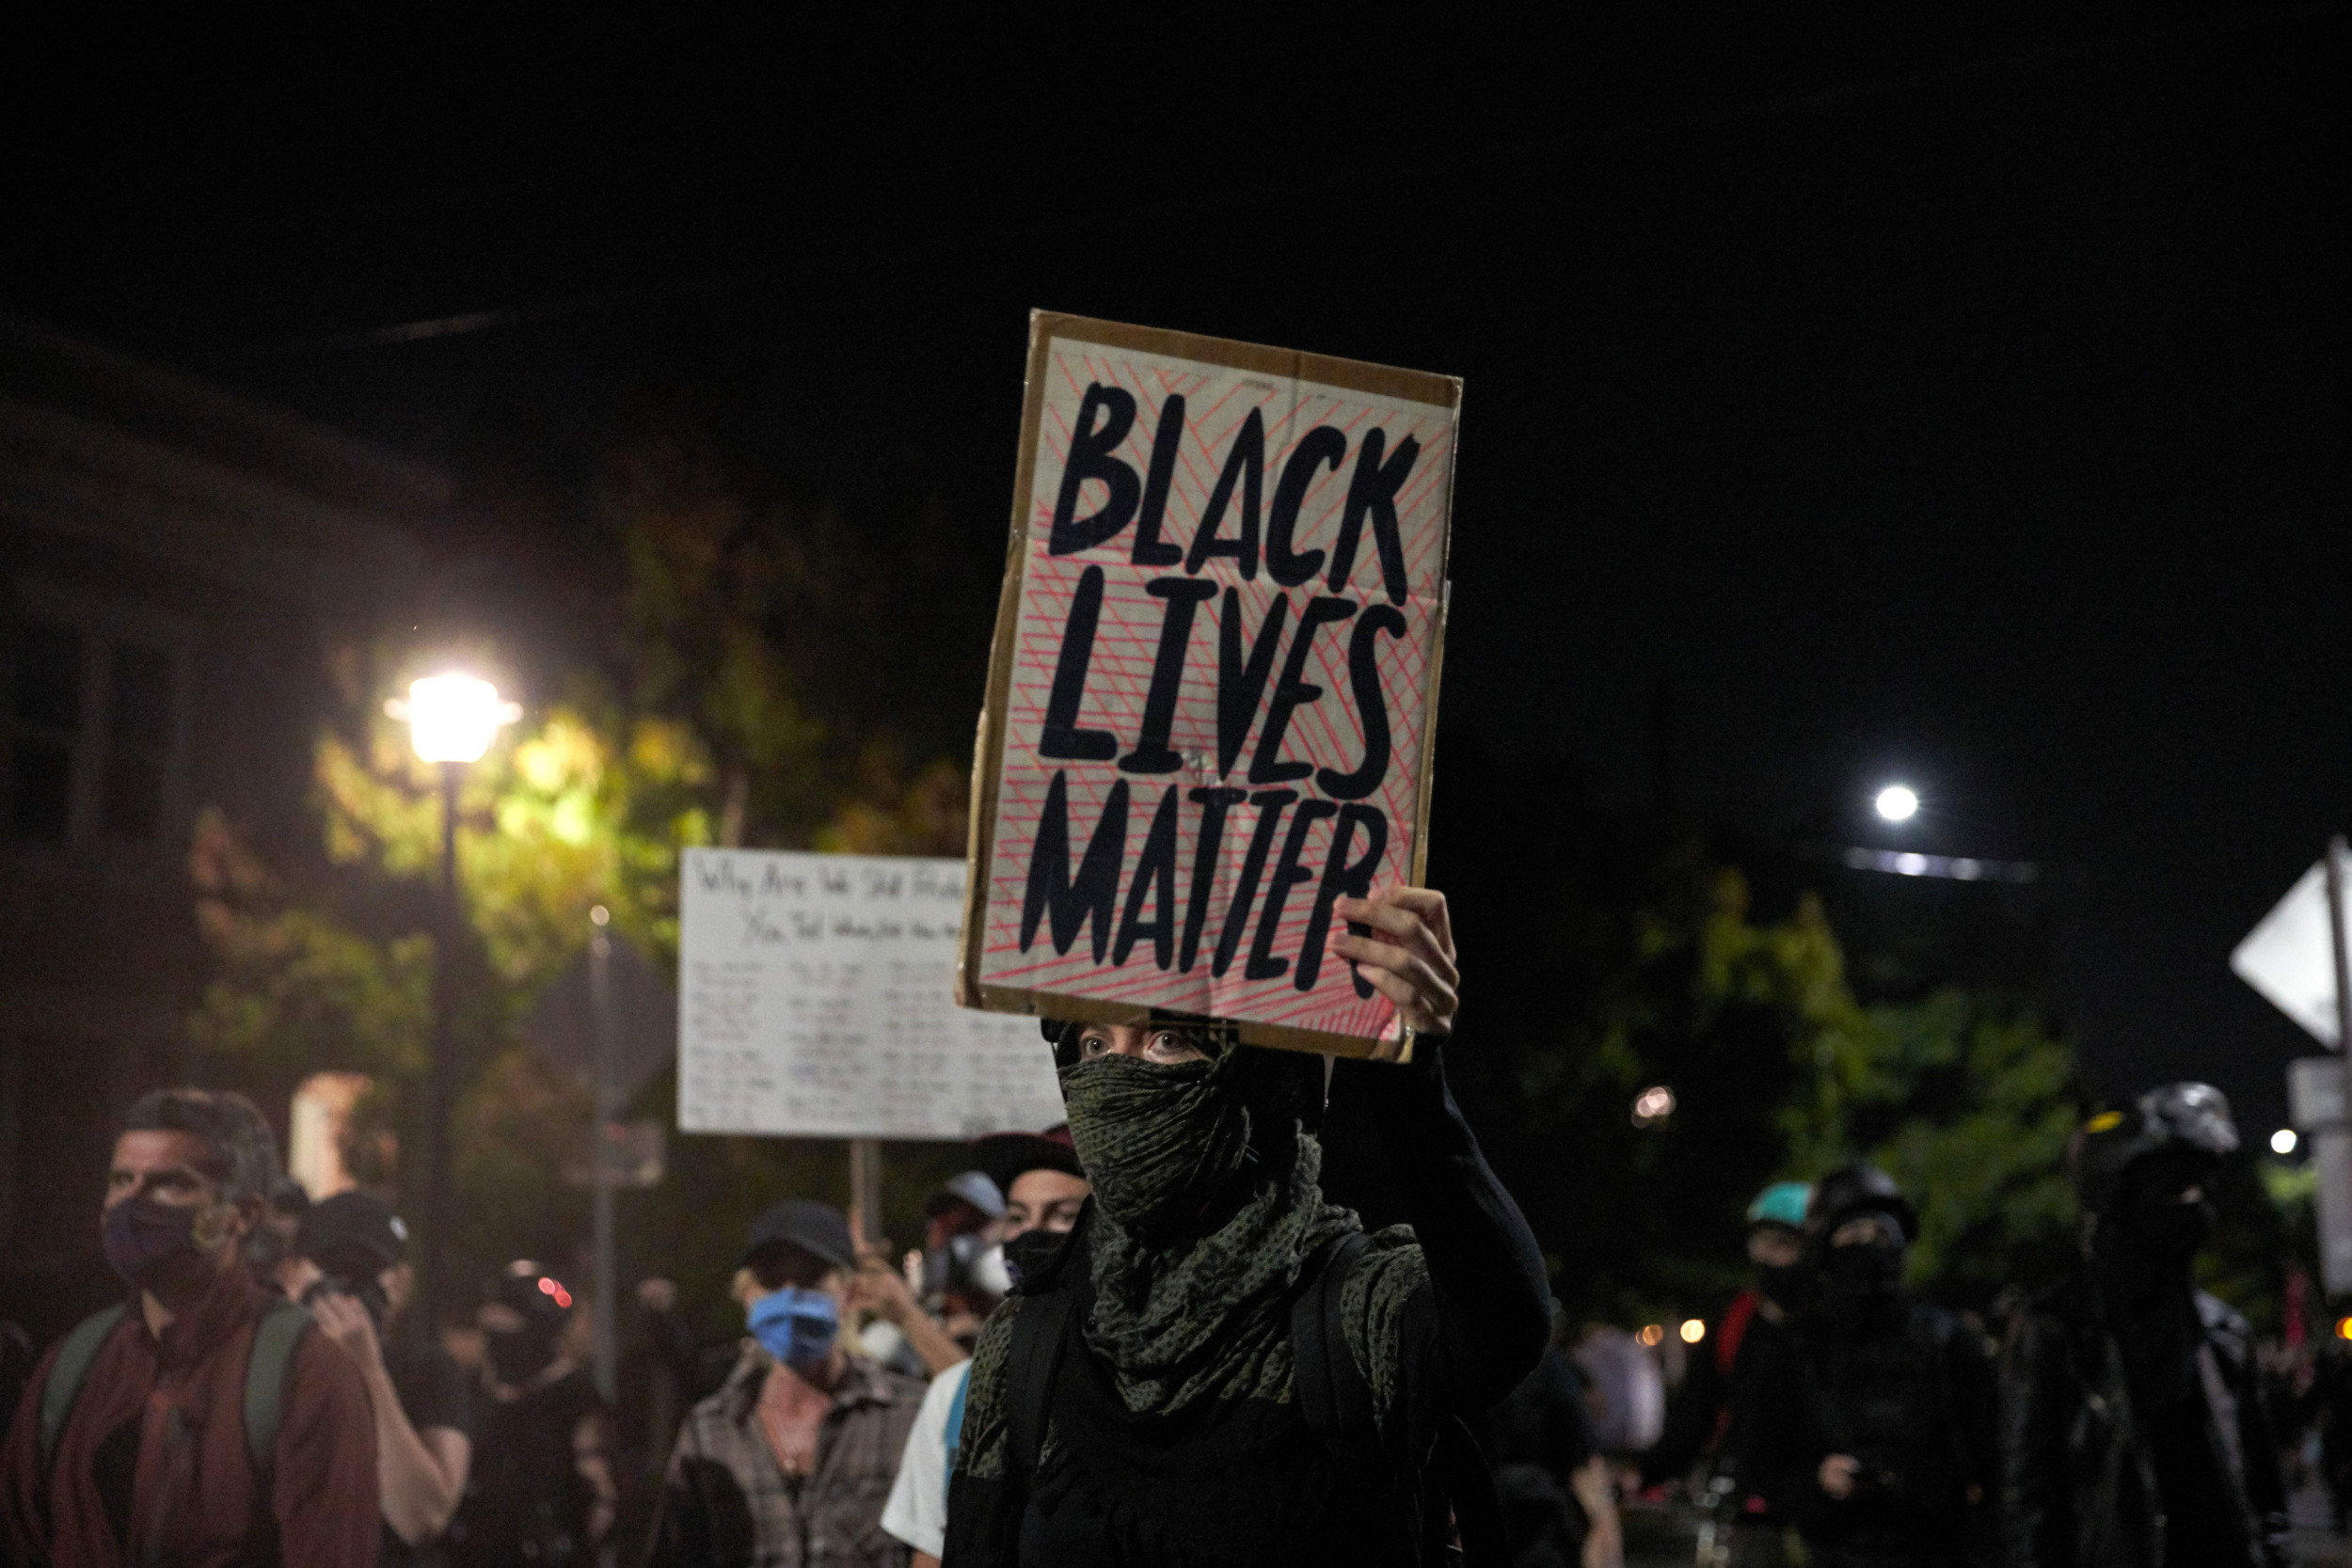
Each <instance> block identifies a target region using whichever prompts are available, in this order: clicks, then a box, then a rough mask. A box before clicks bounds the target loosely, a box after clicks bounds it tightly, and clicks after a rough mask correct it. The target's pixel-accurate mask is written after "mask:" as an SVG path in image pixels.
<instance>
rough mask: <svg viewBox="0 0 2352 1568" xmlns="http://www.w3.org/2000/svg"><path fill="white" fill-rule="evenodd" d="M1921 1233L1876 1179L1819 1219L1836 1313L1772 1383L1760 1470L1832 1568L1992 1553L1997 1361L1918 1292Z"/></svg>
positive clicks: (1793, 1344)
mask: <svg viewBox="0 0 2352 1568" xmlns="http://www.w3.org/2000/svg"><path fill="white" fill-rule="evenodd" d="M1917 1228H1918V1221H1917V1218H1916V1216H1915V1215H1914V1213H1913V1212H1912V1209H1911V1205H1910V1204H1909V1203H1908V1202H1907V1201H1905V1200H1904V1198H1903V1196H1902V1194H1901V1192H1900V1191H1899V1190H1898V1189H1897V1187H1896V1185H1895V1183H1894V1181H1893V1180H1890V1179H1889V1178H1888V1177H1887V1176H1886V1174H1885V1173H1884V1172H1883V1171H1880V1170H1877V1169H1875V1168H1873V1167H1871V1166H1869V1165H1849V1166H1847V1167H1845V1168H1844V1169H1842V1170H1837V1171H1834V1172H1832V1173H1831V1174H1830V1175H1828V1176H1826V1177H1824V1178H1823V1179H1822V1180H1821V1183H1820V1186H1819V1187H1818V1188H1816V1189H1815V1191H1814V1195H1813V1202H1812V1205H1811V1207H1810V1209H1809V1210H1808V1211H1807V1212H1806V1216H1805V1229H1806V1235H1807V1241H1808V1243H1809V1246H1810V1248H1811V1249H1812V1256H1813V1258H1814V1259H1815V1260H1816V1265H1817V1268H1818V1272H1819V1275H1820V1300H1819V1301H1818V1302H1817V1303H1816V1304H1815V1305H1814V1306H1813V1307H1809V1308H1807V1309H1806V1311H1805V1312H1804V1313H1803V1314H1802V1315H1801V1316H1799V1318H1798V1319H1797V1320H1796V1322H1795V1323H1794V1325H1793V1326H1792V1328H1791V1330H1790V1332H1788V1334H1787V1335H1785V1336H1783V1337H1782V1338H1781V1340H1780V1342H1779V1343H1778V1344H1777V1345H1775V1346H1774V1347H1773V1351H1772V1358H1771V1361H1770V1363H1769V1364H1768V1365H1767V1366H1766V1367H1765V1368H1764V1369H1763V1370H1762V1375H1763V1382H1762V1386H1760V1387H1759V1389H1758V1398H1757V1401H1756V1436H1755V1438H1754V1441H1753V1443H1752V1445H1751V1446H1750V1449H1749V1455H1750V1457H1749V1461H1748V1464H1749V1467H1750V1469H1751V1471H1752V1472H1753V1480H1754V1482H1755V1484H1756V1489H1757V1490H1758V1491H1759V1492H1760V1493H1761V1494H1762V1495H1763V1497H1765V1498H1766V1500H1767V1501H1768V1502H1769V1503H1770V1504H1771V1506H1772V1511H1773V1512H1774V1513H1778V1514H1780V1515H1781V1516H1783V1517H1785V1518H1787V1519H1788V1520H1790V1521H1791V1522H1792V1523H1794V1524H1795V1526H1796V1527H1797V1530H1798V1532H1799V1533H1800V1534H1801V1535H1802V1536H1803V1537H1804V1544H1805V1550H1806V1556H1807V1560H1809V1561H1812V1562H1815V1563H1819V1564H1821V1565H1822V1568H1933V1565H1937V1564H1957V1563H1961V1562H1963V1561H1965V1560H1968V1558H1969V1557H1970V1556H1971V1555H1972V1553H1973V1551H1974V1550H1975V1549H1976V1548H1977V1547H1978V1546H1979V1544H1980V1540H1979V1537H1980V1535H1981V1533H1982V1530H1983V1528H1984V1525H1983V1518H1984V1515H1983V1512H1982V1511H1983V1507H1984V1502H1985V1498H1986V1497H1988V1496H1989V1494H1990V1492H1991V1490H1992V1486H1993V1481H1994V1465H1995V1462H1996V1450H1995V1436H1994V1424H1995V1416H1994V1377H1993V1362H1992V1355H1991V1347H1990V1346H1988V1345H1987V1344H1986V1343H1985V1342H1984V1339H1983V1337H1982V1336H1981V1335H1979V1333H1977V1331H1976V1330H1975V1329H1973V1328H1971V1327H1970V1326H1968V1324H1967V1323H1965V1322H1964V1321H1963V1320H1962V1319H1961V1318H1960V1317H1959V1316H1958V1315H1957V1314H1955V1313H1951V1312H1947V1311H1945V1310H1943V1309H1942V1308H1940V1307H1931V1306H1929V1305H1928V1304H1927V1303H1925V1302H1922V1301H1918V1300H1916V1299H1915V1298H1914V1297H1913V1296H1912V1295H1911V1294H1910V1292H1909V1291H1905V1290H1904V1289H1903V1284H1902V1277H1903V1261H1904V1252H1905V1249H1906V1247H1907V1246H1908V1244H1909V1243H1910V1240H1911V1238H1912V1237H1913V1236H1914V1235H1915V1234H1916V1233H1917Z"/></svg>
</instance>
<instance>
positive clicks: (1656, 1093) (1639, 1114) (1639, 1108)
mask: <svg viewBox="0 0 2352 1568" xmlns="http://www.w3.org/2000/svg"><path fill="white" fill-rule="evenodd" d="M1674 1114H1675V1092H1674V1090H1672V1089H1670V1088H1668V1087H1666V1085H1663V1084H1652V1085H1650V1086H1649V1087H1648V1088H1646V1089H1644V1090H1643V1091H1642V1092H1641V1093H1640V1094H1637V1095H1635V1096H1634V1097H1633V1125H1634V1126H1636V1127H1655V1126H1657V1125H1658V1124H1659V1123H1660V1122H1661V1121H1663V1120H1665V1119H1666V1118H1667V1117H1670V1116H1673V1115H1674Z"/></svg>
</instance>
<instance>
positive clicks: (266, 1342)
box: [245, 1297, 310, 1481]
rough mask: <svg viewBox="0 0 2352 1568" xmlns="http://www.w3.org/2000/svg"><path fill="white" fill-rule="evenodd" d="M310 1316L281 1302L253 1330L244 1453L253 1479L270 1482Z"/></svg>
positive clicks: (265, 1312) (267, 1309)
mask: <svg viewBox="0 0 2352 1568" xmlns="http://www.w3.org/2000/svg"><path fill="white" fill-rule="evenodd" d="M309 1330H310V1310H309V1309H308V1308H307V1307H302V1306H301V1305H300V1304H298V1303H295V1302H291V1301H287V1300H285V1299H283V1298H282V1297H281V1298H279V1299H278V1300H276V1301H273V1302H271V1303H270V1304H269V1305H268V1306H267V1307H263V1308H262V1321H261V1322H259V1323H255V1324H254V1325H253V1354H252V1355H251V1356H250V1357H249V1358H248V1359H247V1360H246V1364H245V1451H246V1457H248V1458H249V1459H251V1460H252V1461H253V1474H254V1476H255V1477H256V1478H257V1479H259V1480H262V1481H266V1480H267V1478H268V1476H269V1473H270V1470H271V1468H272V1467H273V1461H274V1460H275V1459H276V1458H277V1456H278V1428H279V1427H280V1426H282V1425H283V1424H284V1422H285V1418H286V1380H287V1374H288V1373H289V1372H290V1371H291V1370H293V1367H294V1352H295V1351H296V1350H297V1349H299V1348H300V1346H301V1344H302V1336H303V1335H304V1334H305V1333H307V1332H308V1331H309Z"/></svg>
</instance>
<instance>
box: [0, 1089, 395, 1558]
mask: <svg viewBox="0 0 2352 1568" xmlns="http://www.w3.org/2000/svg"><path fill="white" fill-rule="evenodd" d="M277 1177H278V1146H277V1141H276V1140H275V1139H274V1138H273V1137H272V1136H271V1134H270V1130H269V1124H268V1123H267V1122H265V1121H263V1120H262V1114H261V1113H260V1112H259V1111H257V1110H255V1109H254V1107H253V1105H252V1103H251V1102H250V1101H247V1100H246V1099H245V1098H244V1097H243V1096H241V1095H233V1094H222V1093H217V1092H212V1091H207V1090H202V1089H160V1090H157V1091H155V1092H154V1093H152V1094H150V1095H148V1096H146V1097H145V1098H143V1099H141V1100H140V1101H138V1103H137V1104H135V1105H134V1106H133V1107H132V1108H131V1114H130V1116H129V1117H127V1118H126V1119H125V1122H124V1126H123V1131H122V1133H121V1135H120V1136H119V1138H117V1139H116V1140H115V1148H114V1154H113V1158H112V1161H111V1163H110V1164H109V1166H108V1170H107V1178H106V1197H105V1206H104V1208H103V1211H102V1220H101V1224H100V1240H101V1243H102V1244H103V1248H104V1251H105V1255H106V1261H107V1262H108V1263H110V1264H112V1265H113V1267H114V1270H115V1272H116V1273H117V1274H118V1275H120V1276H121V1278H122V1282H123V1285H124V1287H125V1288H126V1290H127V1291H128V1292H129V1293H128V1296H127V1298H126V1299H125V1301H124V1302H123V1303H122V1304H121V1305H120V1306H118V1307H110V1308H108V1309H107V1310H106V1311H104V1312H102V1313H100V1314H99V1315H98V1316H97V1317H95V1318H92V1319H89V1320H88V1321H87V1322H86V1323H83V1324H82V1325H81V1326H80V1327H78V1328H76V1329H74V1330H73V1331H72V1333H71V1334H69V1335H67V1336H66V1338H64V1339H62V1340H60V1341H59V1342H58V1343H57V1344H56V1346H54V1347H52V1348H51V1350H50V1352H49V1354H48V1355H47V1356H46V1357H45V1358H44V1359H43V1361H42V1363H41V1365H40V1369H39V1370H37V1371H36V1372H35V1373H34V1377H33V1381H32V1385H31V1386H30V1387H29V1388H28V1389H27V1391H26V1394H25V1398H24V1402H23V1404H22V1405H20V1406H19V1407H18V1409H17V1412H16V1420H15V1423H14V1425H13V1426H12V1428H11V1429H10V1431H9V1433H8V1452H7V1455H6V1458H5V1460H0V1475H4V1476H5V1487H4V1488H0V1508H5V1513H6V1525H5V1531H4V1532H0V1560H7V1561H11V1562H23V1563H35V1562H42V1563H59V1564H76V1565H82V1564H89V1565H102V1568H103V1565H107V1564H113V1563H128V1562H139V1563H170V1564H173V1565H174V1568H229V1565H230V1564H238V1565H243V1564H247V1563H257V1562H269V1561H285V1562H296V1563H303V1564H306V1565H308V1564H319V1565H321V1568H333V1565H337V1564H350V1565H353V1568H369V1565H371V1564H373V1562H374V1561H375V1559H376V1532H377V1529H378V1528H379V1527H378V1524H377V1518H376V1469H375V1424H374V1420H373V1416H372V1414H371V1412H370V1408H369V1402H368V1390H367V1386H366V1385H365V1384H364V1383H363V1382H361V1380H360V1374H359V1370H358V1367H356V1366H354V1365H353V1364H352V1360H351V1357H350V1356H349V1355H348V1354H345V1353H344V1351H343V1349H342V1346H340V1345H338V1344H336V1343H335V1342H334V1340H332V1339H331V1338H328V1337H327V1336H326V1335H324V1334H321V1333H319V1332H317V1331H316V1330H315V1329H314V1328H313V1327H312V1325H311V1323H310V1314H309V1313H308V1312H305V1311H304V1310H303V1309H302V1308H301V1307H297V1306H295V1305H294V1304H293V1303H292V1302H289V1301H287V1300H285V1299H284V1298H283V1297H281V1296H278V1295H276V1294H274V1293H273V1292H271V1291H268V1290H266V1289H264V1288H263V1287H262V1284H261V1283H260V1282H259V1281H257V1280H256V1279H255V1277H254V1275H253V1274H252V1272H251V1267H250V1259H249V1258H248V1257H247V1253H246V1243H248V1242H249V1241H250V1240H251V1239H252V1237H253V1236H254V1234H255V1232H256V1230H257V1229H258V1228H259V1227H260V1226H261V1225H262V1215H263V1212H264V1211H265V1209H266V1206H267V1200H268V1194H269V1191H270V1188H271V1184H272V1183H273V1182H274V1181H275V1180H276V1179H277Z"/></svg>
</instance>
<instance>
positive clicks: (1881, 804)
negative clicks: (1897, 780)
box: [1873, 784, 1919, 822]
mask: <svg viewBox="0 0 2352 1568" xmlns="http://www.w3.org/2000/svg"><path fill="white" fill-rule="evenodd" d="M1873 803H1874V804H1875V805H1877V807H1878V809H1879V815H1880V816H1883V817H1885V818H1886V819H1887V820H1888V821H1889V822H1908V821H1910V820H1911V819H1912V818H1913V817H1914V816H1917V815H1918V814H1919V796H1918V792H1917V791H1915V790H1914V789H1912V788H1911V787H1910V786H1909V785H1907V784H1888V785H1887V786H1886V787H1885V788H1884V789H1882V790H1880V791H1879V798H1878V800H1876V801H1875V802H1873Z"/></svg>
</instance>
